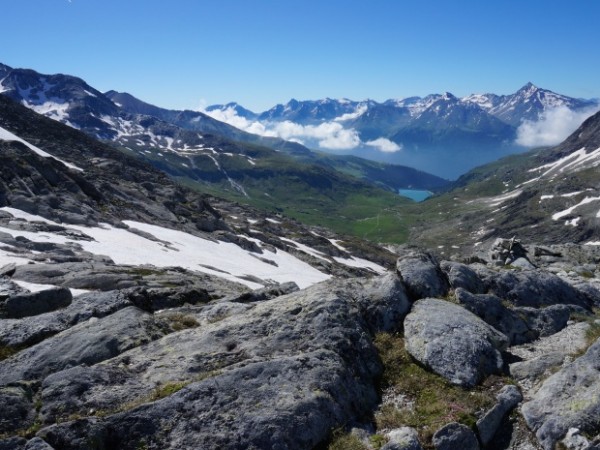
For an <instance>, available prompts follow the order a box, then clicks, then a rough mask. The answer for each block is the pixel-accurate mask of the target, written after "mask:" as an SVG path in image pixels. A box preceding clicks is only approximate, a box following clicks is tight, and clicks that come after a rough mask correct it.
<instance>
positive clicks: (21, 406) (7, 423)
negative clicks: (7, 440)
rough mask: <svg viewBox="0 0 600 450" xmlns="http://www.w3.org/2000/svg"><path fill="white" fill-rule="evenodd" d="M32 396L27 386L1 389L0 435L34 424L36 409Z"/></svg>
mask: <svg viewBox="0 0 600 450" xmlns="http://www.w3.org/2000/svg"><path fill="white" fill-rule="evenodd" d="M31 396H32V394H31V391H30V390H29V389H28V388H27V387H26V386H5V387H0V405H2V406H1V407H0V434H3V433H7V432H9V431H13V430H16V429H26V428H29V427H30V426H31V425H32V424H33V421H34V419H35V408H34V406H33V402H32V401H31Z"/></svg>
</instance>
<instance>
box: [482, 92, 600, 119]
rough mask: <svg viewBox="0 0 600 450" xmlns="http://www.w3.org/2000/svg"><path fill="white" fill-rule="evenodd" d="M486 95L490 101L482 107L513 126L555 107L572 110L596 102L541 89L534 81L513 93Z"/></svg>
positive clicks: (540, 115)
mask: <svg viewBox="0 0 600 450" xmlns="http://www.w3.org/2000/svg"><path fill="white" fill-rule="evenodd" d="M486 97H487V99H488V102H487V103H485V105H482V107H483V108H485V109H486V110H487V111H488V112H489V113H490V114H492V115H493V116H495V117H497V118H498V119H500V120H502V121H504V122H506V123H508V124H510V125H513V126H519V124H521V123H522V122H523V121H524V120H531V121H535V120H539V119H540V118H541V117H542V115H543V114H544V113H545V112H546V111H548V110H551V109H554V108H558V107H566V108H569V109H570V110H580V109H583V108H588V107H590V106H594V104H595V102H594V101H591V100H581V99H576V98H571V97H567V96H565V95H561V94H557V93H555V92H552V91H549V90H547V89H541V88H538V87H537V86H534V85H533V84H532V83H527V84H526V85H525V86H523V87H522V88H521V89H519V90H518V91H517V92H515V93H514V94H512V95H504V96H495V95H493V94H488V95H487V96H486ZM488 105H489V106H488Z"/></svg>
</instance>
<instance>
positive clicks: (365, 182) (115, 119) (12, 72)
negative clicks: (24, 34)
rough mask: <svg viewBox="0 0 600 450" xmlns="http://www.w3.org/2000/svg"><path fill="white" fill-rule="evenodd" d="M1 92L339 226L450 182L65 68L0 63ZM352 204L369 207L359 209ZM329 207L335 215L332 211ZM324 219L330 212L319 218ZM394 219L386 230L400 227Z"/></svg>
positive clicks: (163, 165)
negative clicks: (160, 103)
mask: <svg viewBox="0 0 600 450" xmlns="http://www.w3.org/2000/svg"><path fill="white" fill-rule="evenodd" d="M0 91H2V94H3V95H4V96H6V97H9V98H11V99H13V100H15V101H17V102H19V103H21V104H22V105H24V106H27V107H28V108H30V109H32V110H33V111H35V112H38V113H40V114H43V115H45V116H46V117H49V118H51V119H54V120H57V121H59V122H62V123H64V124H66V125H69V126H71V127H73V128H75V129H78V130H81V131H83V132H85V133H86V134H88V135H89V136H91V137H94V138H97V139H100V140H103V141H104V142H107V143H110V144H111V145H113V146H116V147H117V148H119V149H120V150H121V151H123V152H125V153H128V154H132V155H136V156H137V157H139V158H141V159H143V160H145V161H147V162H149V163H151V164H152V165H154V166H155V167H157V168H159V169H160V170H164V171H165V172H166V173H168V174H169V175H171V176H172V177H174V178H176V179H178V180H179V181H180V182H182V183H184V184H186V185H188V186H190V187H193V188H194V189H198V190H200V191H202V192H206V193H213V194H218V195H220V196H225V197H227V198H229V199H232V200H237V201H241V202H244V203H246V204H252V205H254V206H258V207H263V208H270V209H271V210H274V211H277V212H280V213H281V212H285V213H286V214H288V215H290V216H293V217H296V218H299V219H302V220H304V221H308V222H311V223H321V224H323V225H325V224H327V225H329V226H332V227H334V228H336V229H339V230H340V231H345V232H351V233H355V232H363V231H357V230H356V229H354V228H355V227H358V229H361V230H362V228H365V227H366V228H368V229H369V230H371V229H372V228H373V227H370V226H367V225H366V224H365V223H360V224H359V223H358V222H356V220H355V219H357V218H361V219H362V218H365V216H367V217H373V218H375V217H378V216H379V215H380V214H384V215H387V216H390V217H395V216H396V213H392V212H388V209H389V208H390V207H393V206H395V205H400V204H402V203H404V202H406V200H403V199H402V198H400V197H398V195H396V192H397V190H398V189H402V188H413V189H427V190H434V189H438V188H441V187H443V186H445V185H447V183H448V182H447V180H444V179H442V178H439V177H436V176H433V175H430V174H427V173H424V172H422V171H418V170H415V169H412V168H408V167H404V166H398V165H389V164H381V163H377V162H373V161H369V160H365V159H361V158H357V157H352V156H336V155H327V154H324V153H320V152H313V151H311V150H309V149H307V148H306V147H303V146H302V145H300V144H298V143H294V142H288V141H284V140H282V139H278V138H273V137H261V136H257V135H254V134H250V133H246V132H244V131H241V130H238V129H236V128H234V127H232V126H230V125H228V124H226V123H223V122H220V121H217V120H215V119H213V118H211V117H210V116H207V115H205V114H203V113H201V112H194V111H172V110H166V109H162V108H158V107H156V106H153V105H149V104H147V103H144V102H142V101H140V100H138V99H136V98H134V97H133V96H131V95H129V94H119V93H117V92H115V91H109V92H107V93H105V94H104V93H101V92H99V91H98V90H96V89H94V88H93V87H91V86H89V85H88V84H87V83H86V82H85V81H83V80H81V79H79V78H76V77H72V76H68V75H43V74H39V73H37V72H35V71H33V70H28V69H12V68H10V67H8V66H1V67H0ZM357 195H358V196H357ZM365 199H368V200H365ZM356 204H363V205H368V206H366V208H367V209H366V210H365V209H364V208H365V206H361V207H360V208H356V206H355V205H356ZM332 211H337V212H338V216H339V217H338V218H335V219H331V217H335V216H332V215H331V214H329V213H331V212H332ZM367 212H368V213H367ZM326 217H329V218H330V219H328V220H326V221H325V222H322V221H323V220H324V218H326ZM394 222H395V221H394V220H392V221H391V222H389V223H388V225H387V229H388V231H390V232H391V233H398V231H396V230H397V227H396V226H395V225H394ZM337 227H339V228H337ZM403 233H404V231H402V233H401V234H403ZM372 237H375V236H372Z"/></svg>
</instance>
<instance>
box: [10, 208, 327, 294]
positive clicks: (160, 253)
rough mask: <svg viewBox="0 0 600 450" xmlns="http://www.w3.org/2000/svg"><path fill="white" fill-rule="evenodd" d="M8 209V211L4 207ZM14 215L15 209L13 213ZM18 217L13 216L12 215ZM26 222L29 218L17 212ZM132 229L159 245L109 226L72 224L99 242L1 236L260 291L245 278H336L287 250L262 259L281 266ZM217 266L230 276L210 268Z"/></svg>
mask: <svg viewBox="0 0 600 450" xmlns="http://www.w3.org/2000/svg"><path fill="white" fill-rule="evenodd" d="M0 209H2V210H6V208H0ZM11 211H14V209H11ZM11 214H12V213H11ZM17 214H19V215H21V217H23V218H24V217H31V216H26V213H24V212H21V213H17ZM124 223H125V224H126V225H128V226H130V227H132V228H136V229H138V230H142V231H145V232H147V233H150V234H151V235H153V236H154V237H156V238H157V239H158V240H159V241H151V240H148V239H146V238H143V237H141V236H139V235H137V234H135V233H132V232H130V231H128V230H125V229H121V228H113V227H112V226H110V225H108V224H103V225H102V226H101V227H90V228H88V227H84V226H80V225H69V228H73V229H76V230H78V231H81V232H83V233H85V234H86V235H88V236H90V237H92V238H93V239H94V241H81V240H79V241H74V240H72V239H70V238H69V237H66V236H61V235H58V234H54V233H49V232H45V233H33V232H29V231H23V230H13V229H9V228H4V227H0V231H2V232H5V233H8V234H10V235H11V236H13V237H16V236H23V237H25V238H27V239H30V240H32V241H34V242H53V243H57V244H66V243H73V242H76V243H77V244H79V245H80V246H81V247H82V248H83V250H85V251H88V252H90V253H93V254H96V255H106V256H108V257H110V258H111V259H112V260H113V261H114V262H115V263H116V264H122V265H154V266H155V267H172V266H179V267H183V268H185V269H189V270H195V271H198V272H204V273H208V274H211V275H214V276H217V277H221V278H225V279H228V280H231V281H235V282H238V283H242V284H245V285H247V286H249V287H251V288H259V287H261V286H262V285H261V284H259V283H258V282H254V281H248V280H246V279H245V277H248V276H251V277H257V278H259V279H261V280H264V281H265V284H267V283H269V282H271V281H272V282H277V283H283V282H288V281H294V282H295V283H296V284H297V285H298V286H299V287H300V288H305V287H308V286H310V285H312V284H315V283H318V282H321V281H324V280H327V279H329V278H330V275H327V274H324V273H322V272H320V271H318V270H317V269H315V268H313V267H312V266H310V265H309V264H307V263H305V262H303V261H301V260H299V259H298V258H295V257H294V256H292V255H290V254H289V253H287V252H284V251H281V250H275V251H274V252H272V251H270V250H263V251H264V253H263V254H262V255H261V257H262V258H265V259H266V260H270V261H272V262H274V263H275V264H276V266H274V265H272V264H269V263H267V262H263V261H261V260H260V259H257V258H255V257H254V256H253V254H251V253H250V252H248V251H246V250H244V249H242V248H240V247H238V246H237V245H235V244H233V243H228V242H220V241H216V242H215V241H213V240H209V239H203V238H201V237H198V236H194V235H191V234H188V233H184V232H182V231H177V230H172V229H168V228H164V227H159V226H156V225H150V224H146V223H141V222H135V221H124ZM10 262H17V263H24V262H27V260H24V259H23V258H18V256H16V255H10V254H8V253H7V252H6V251H4V250H3V251H1V252H0V263H2V264H8V263H10ZM206 266H212V267H216V268H218V269H219V270H222V271H225V272H226V274H224V273H222V272H219V271H216V270H211V269H208V268H207V267H206Z"/></svg>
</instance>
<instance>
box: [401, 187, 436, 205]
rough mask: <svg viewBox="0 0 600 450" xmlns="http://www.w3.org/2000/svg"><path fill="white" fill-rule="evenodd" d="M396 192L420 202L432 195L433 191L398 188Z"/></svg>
mask: <svg viewBox="0 0 600 450" xmlns="http://www.w3.org/2000/svg"><path fill="white" fill-rule="evenodd" d="M398 194H400V195H401V196H403V197H408V198H410V199H411V200H414V201H415V202H422V201H423V200H425V199H426V198H429V197H431V196H432V195H433V192H430V191H420V190H417V189H398Z"/></svg>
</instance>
